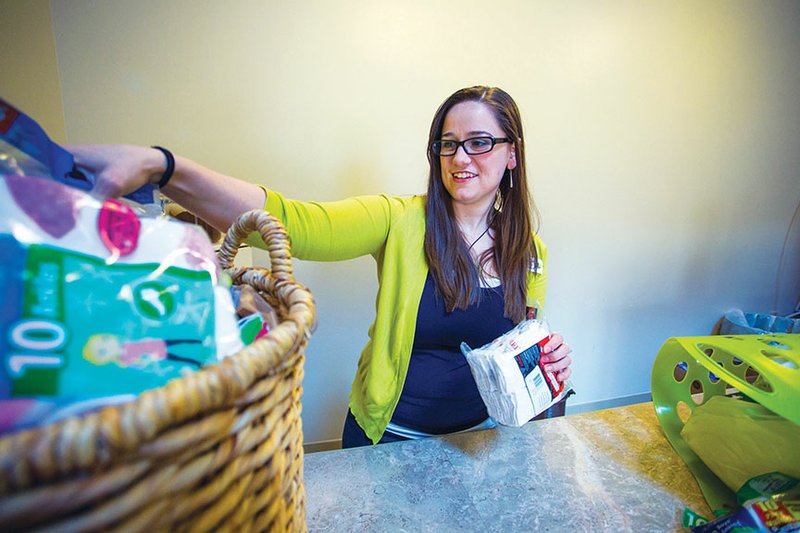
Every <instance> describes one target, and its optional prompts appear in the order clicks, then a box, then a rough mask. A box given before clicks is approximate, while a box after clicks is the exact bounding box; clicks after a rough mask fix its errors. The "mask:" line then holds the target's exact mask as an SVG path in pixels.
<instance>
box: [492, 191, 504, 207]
mask: <svg viewBox="0 0 800 533" xmlns="http://www.w3.org/2000/svg"><path fill="white" fill-rule="evenodd" d="M494 210H495V211H498V212H501V211H503V195H502V194H500V189H499V188H498V189H497V194H495V196H494Z"/></svg>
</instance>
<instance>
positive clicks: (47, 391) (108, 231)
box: [0, 175, 242, 431]
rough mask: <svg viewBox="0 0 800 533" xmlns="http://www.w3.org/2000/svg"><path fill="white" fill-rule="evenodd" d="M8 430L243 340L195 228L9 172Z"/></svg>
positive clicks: (3, 340) (4, 342) (197, 363)
mask: <svg viewBox="0 0 800 533" xmlns="http://www.w3.org/2000/svg"><path fill="white" fill-rule="evenodd" d="M0 211H2V212H3V216H2V217H0V256H2V262H0V299H2V310H1V311H0V405H2V411H3V413H2V416H0V431H2V430H3V429H8V428H9V427H18V426H21V425H27V424H30V423H36V422H37V421H43V420H47V419H48V417H50V418H52V417H53V416H56V415H57V414H58V411H59V410H63V409H70V410H73V409H74V408H75V404H76V402H90V404H91V405H94V404H95V403H96V401H97V399H98V398H103V397H113V396H119V395H126V394H136V393H138V392H141V391H143V390H146V389H150V388H154V387H159V386H161V385H163V384H165V383H166V382H168V381H169V380H171V379H174V378H176V377H180V376H182V375H184V374H185V373H187V372H191V371H193V370H196V369H198V368H200V367H201V366H203V365H205V364H208V363H214V362H217V361H218V359H219V357H222V356H225V355H229V354H232V353H235V352H236V351H238V350H239V349H240V348H241V346H242V343H241V340H240V338H239V331H238V328H237V326H236V317H235V313H234V309H233V303H232V300H231V296H230V290H229V287H228V285H229V283H228V282H227V281H226V279H227V278H226V277H224V275H223V274H222V273H221V272H220V269H219V266H218V264H217V262H216V256H215V253H214V250H213V248H212V247H211V244H210V242H209V241H208V238H207V237H206V236H205V235H204V234H203V233H202V232H201V231H200V230H199V229H198V228H196V227H195V226H192V225H189V224H184V223H181V222H177V221H173V220H169V219H166V218H139V217H137V216H136V214H135V213H134V212H133V211H132V210H131V209H130V207H128V206H127V205H126V204H123V203H121V202H118V201H115V200H106V201H105V202H101V201H99V200H96V199H94V198H92V197H90V196H89V195H87V194H85V193H83V192H82V191H78V190H76V189H74V188H71V187H67V186H65V185H62V184H60V183H57V182H56V181H53V180H51V179H39V178H35V177H31V176H14V175H9V176H2V177H0Z"/></svg>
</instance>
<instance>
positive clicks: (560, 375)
mask: <svg viewBox="0 0 800 533" xmlns="http://www.w3.org/2000/svg"><path fill="white" fill-rule="evenodd" d="M570 353H572V348H570V346H569V344H567V343H566V342H564V337H562V336H561V334H560V333H553V334H552V335H550V340H549V341H547V344H545V345H544V346H543V347H542V351H541V361H542V363H544V368H545V370H547V371H548V372H552V373H554V374H555V376H556V379H557V380H558V381H559V382H561V383H563V382H564V381H566V380H567V379H568V378H569V376H570V374H572V369H571V368H570V367H569V365H570V364H572V358H571V357H570V356H569V354H570Z"/></svg>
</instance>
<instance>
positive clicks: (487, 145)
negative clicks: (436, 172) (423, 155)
mask: <svg viewBox="0 0 800 533" xmlns="http://www.w3.org/2000/svg"><path fill="white" fill-rule="evenodd" d="M510 142H512V141H511V139H509V138H508V137H472V138H470V139H464V140H463V141H451V140H449V139H441V140H438V141H433V142H432V143H431V151H433V153H434V154H436V155H444V156H448V155H455V153H456V152H457V151H458V147H459V146H463V147H464V151H465V152H466V153H467V155H478V154H485V153H486V152H491V151H492V149H493V148H494V145H495V144H503V143H510Z"/></svg>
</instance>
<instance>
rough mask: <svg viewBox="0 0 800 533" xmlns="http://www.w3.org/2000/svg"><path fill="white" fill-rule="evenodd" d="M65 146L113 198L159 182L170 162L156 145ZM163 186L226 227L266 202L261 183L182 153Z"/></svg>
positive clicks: (171, 195) (98, 192)
mask: <svg viewBox="0 0 800 533" xmlns="http://www.w3.org/2000/svg"><path fill="white" fill-rule="evenodd" d="M67 149H68V150H69V151H70V152H72V153H73V155H74V156H75V162H76V164H77V165H78V166H79V167H80V168H84V169H87V170H89V171H91V172H92V173H93V174H95V176H96V179H97V182H96V183H95V187H94V189H93V191H92V193H93V194H94V195H95V196H98V197H100V198H115V197H119V196H122V195H125V194H128V193H130V192H133V191H135V190H136V189H138V188H139V187H142V186H143V185H146V184H148V183H152V184H156V183H158V182H159V180H160V179H161V176H162V175H163V174H164V171H165V168H166V158H165V157H164V154H163V153H161V152H160V151H159V150H156V149H155V148H148V147H143V146H134V145H71V146H67ZM161 191H162V192H163V193H164V195H165V196H167V197H169V198H170V199H172V200H174V201H175V202H177V203H179V204H180V205H181V206H183V207H184V208H186V209H187V210H189V211H191V212H192V213H194V214H195V215H197V216H198V217H200V218H202V219H203V220H205V221H207V222H208V223H209V224H211V225H212V226H214V227H215V228H217V229H218V230H220V231H222V232H225V231H227V229H228V228H229V227H230V225H231V224H232V223H233V222H234V221H235V220H236V218H237V217H238V216H239V215H240V214H242V213H244V212H245V211H249V210H251V209H262V208H263V207H264V191H263V190H262V189H261V187H259V186H258V185H255V184H252V183H248V182H246V181H242V180H239V179H237V178H234V177H232V176H227V175H225V174H222V173H220V172H216V171H214V170H211V169H209V168H206V167H204V166H202V165H200V164H198V163H196V162H194V161H192V160H191V159H188V158H186V157H182V156H179V155H176V156H175V170H174V173H173V175H172V178H171V179H170V180H169V183H167V185H166V186H164V187H163V188H162V189H161Z"/></svg>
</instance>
